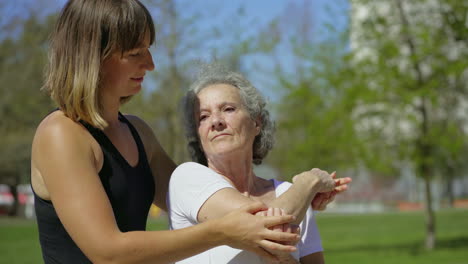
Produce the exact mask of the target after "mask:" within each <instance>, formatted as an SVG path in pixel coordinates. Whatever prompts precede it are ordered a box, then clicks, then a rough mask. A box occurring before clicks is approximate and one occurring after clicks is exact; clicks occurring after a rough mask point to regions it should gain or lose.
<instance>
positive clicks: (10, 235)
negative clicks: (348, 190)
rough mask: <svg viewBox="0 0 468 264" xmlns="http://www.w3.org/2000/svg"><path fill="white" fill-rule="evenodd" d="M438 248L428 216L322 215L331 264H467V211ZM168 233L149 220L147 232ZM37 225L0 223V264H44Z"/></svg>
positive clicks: (448, 225)
mask: <svg viewBox="0 0 468 264" xmlns="http://www.w3.org/2000/svg"><path fill="white" fill-rule="evenodd" d="M436 217H437V248H436V249H435V250H434V251H431V252H427V251H426V250H425V249H424V247H423V241H424V215H423V214H422V213H420V212H418V213H385V214H362V215H341V214H319V215H318V216H317V222H318V225H319V229H320V234H321V237H322V243H323V246H324V248H325V259H326V262H327V264H335V263H336V264H348V263H359V264H361V263H363V264H365V263H378V264H385V263H392V264H393V263H399V264H402V263H408V264H418V263H421V264H422V263H424V264H430V263H437V264H462V263H467V264H468V211H466V210H465V211H461V210H448V211H439V212H437V214H436ZM166 227H167V223H166V221H164V220H150V221H149V222H148V229H149V230H161V229H165V228H166ZM37 236H38V235H37V228H36V224H35V222H34V221H30V220H21V219H11V218H0V263H5V264H6V263H8V264H15V263H18V264H19V263H21V264H23V263H42V258H41V254H40V248H39V243H38V240H37ZM202 264H203V263H202Z"/></svg>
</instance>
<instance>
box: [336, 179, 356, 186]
mask: <svg viewBox="0 0 468 264" xmlns="http://www.w3.org/2000/svg"><path fill="white" fill-rule="evenodd" d="M334 181H335V185H336V186H340V185H343V184H348V183H350V182H352V181H353V180H352V179H351V178H350V177H346V178H339V179H334Z"/></svg>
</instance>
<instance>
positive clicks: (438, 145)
mask: <svg viewBox="0 0 468 264" xmlns="http://www.w3.org/2000/svg"><path fill="white" fill-rule="evenodd" d="M352 4H353V6H354V7H355V9H354V14H355V20H354V21H353V28H352V32H353V33H354V36H353V38H352V41H354V43H352V46H353V55H354V57H355V61H354V63H353V68H354V69H357V72H356V76H358V77H359V79H360V80H361V82H362V85H363V86H367V87H368V89H369V90H372V91H374V95H375V96H374V97H373V99H372V100H373V101H374V102H373V103H370V104H368V105H367V106H366V107H367V109H368V111H377V112H379V114H380V116H382V117H384V118H386V119H387V120H392V121H393V122H385V123H384V124H378V125H376V126H374V127H373V128H371V129H369V130H373V129H378V130H382V126H383V127H384V130H386V131H388V132H391V133H385V134H382V137H381V138H380V141H381V142H389V141H390V142H393V143H396V144H395V145H396V146H397V147H396V148H394V149H392V150H389V151H394V152H396V153H397V156H398V159H399V160H407V161H409V162H411V164H412V165H413V168H414V171H415V173H416V175H418V176H420V177H421V178H422V179H423V180H424V185H425V201H426V202H425V204H426V206H425V212H426V243H425V245H426V248H428V249H432V248H434V246H435V217H434V208H433V201H432V189H431V180H432V179H433V178H434V176H435V173H436V171H437V169H438V166H439V167H440V166H441V164H443V163H444V160H445V161H446V159H445V158H444V155H445V154H441V153H447V151H449V152H451V154H452V156H453V155H455V156H457V155H458V154H460V152H459V150H461V148H457V147H453V145H452V146H449V144H443V142H444V141H446V140H447V139H448V138H447V136H450V135H455V134H454V133H451V132H452V131H454V130H453V128H454V126H453V124H454V122H452V120H453V118H454V116H453V115H452V114H453V112H454V111H461V110H462V108H461V106H462V105H463V103H464V102H466V100H467V97H466V95H467V93H466V82H460V81H459V80H461V79H465V80H466V72H467V66H468V65H467V64H466V61H465V60H464V59H463V58H466V41H465V40H464V39H461V38H460V36H463V35H465V34H466V32H465V31H466V29H462V28H463V27H460V23H462V22H463V23H466V15H460V14H466V13H467V11H468V4H467V3H465V2H463V1H417V2H411V3H409V2H403V1H401V0H389V1H379V2H372V1H364V0H361V1H359V0H355V1H352ZM359 14H360V15H361V17H359V16H358V15H359ZM362 14H364V16H363V15H362ZM457 19H458V20H457ZM460 19H461V21H459V20H460ZM448 21H453V23H448ZM353 30H354V31H353ZM448 101H453V102H452V104H451V105H448V106H447V105H446V104H445V103H446V102H448ZM460 118H461V120H462V121H463V123H464V124H466V119H465V118H462V117H460ZM444 120H446V121H448V122H446V121H444ZM458 132H461V133H462V134H464V133H466V132H463V131H462V130H458ZM457 138H458V139H459V140H462V141H464V140H466V137H465V136H464V135H463V136H461V137H457ZM462 145H463V144H462Z"/></svg>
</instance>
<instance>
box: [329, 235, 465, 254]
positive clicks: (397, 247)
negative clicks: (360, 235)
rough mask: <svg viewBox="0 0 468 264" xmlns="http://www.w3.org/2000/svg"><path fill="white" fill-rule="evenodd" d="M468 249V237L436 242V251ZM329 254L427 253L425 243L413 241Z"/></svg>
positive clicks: (350, 249) (341, 249)
mask: <svg viewBox="0 0 468 264" xmlns="http://www.w3.org/2000/svg"><path fill="white" fill-rule="evenodd" d="M465 248H468V236H458V237H452V238H439V239H437V241H436V249H435V250H444V249H465ZM327 251H328V252H330V253H332V252H336V253H351V252H354V253H357V252H361V253H364V252H372V253H375V252H388V251H398V252H402V253H403V252H406V253H407V254H408V255H414V256H415V255H419V254H421V253H425V252H427V251H426V249H425V248H424V241H423V240H421V241H411V242H406V243H404V242H403V243H399V244H392V245H388V244H380V245H379V244H374V245H356V246H353V247H346V248H337V249H333V248H329V249H327Z"/></svg>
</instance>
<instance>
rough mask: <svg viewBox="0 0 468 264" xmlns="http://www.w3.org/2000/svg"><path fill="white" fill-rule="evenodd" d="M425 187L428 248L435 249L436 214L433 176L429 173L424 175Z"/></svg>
mask: <svg viewBox="0 0 468 264" xmlns="http://www.w3.org/2000/svg"><path fill="white" fill-rule="evenodd" d="M426 173H427V172H426ZM424 187H425V196H426V249H428V250H433V249H434V247H435V216H434V208H433V207H432V189H431V178H430V177H429V175H428V174H425V175H424Z"/></svg>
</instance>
